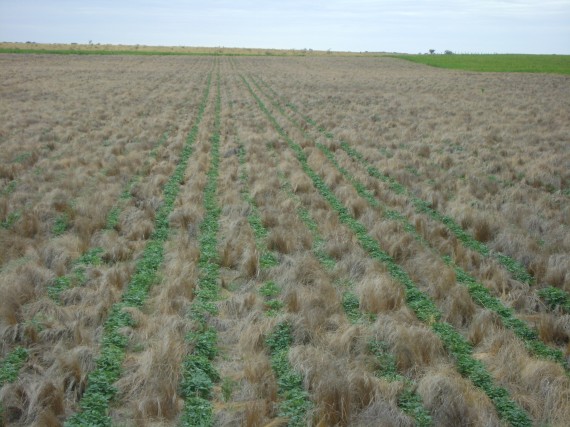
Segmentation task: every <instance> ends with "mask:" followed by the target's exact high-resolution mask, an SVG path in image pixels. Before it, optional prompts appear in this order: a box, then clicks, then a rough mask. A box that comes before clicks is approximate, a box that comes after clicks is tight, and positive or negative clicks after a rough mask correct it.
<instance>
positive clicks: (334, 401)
mask: <svg viewBox="0 0 570 427" xmlns="http://www.w3.org/2000/svg"><path fill="white" fill-rule="evenodd" d="M0 77H1V80H0V82H1V83H0V101H1V102H0V114H1V117H2V121H1V122H0V144H1V147H2V150H1V152H0V159H1V160H0V222H1V227H0V247H1V251H0V268H1V270H0V337H1V339H0V387H1V388H0V410H1V416H2V420H3V424H5V425H13V426H27V425H38V426H58V425H64V424H65V425H66V426H85V425H101V426H105V425H120V426H140V425H147V426H175V425H183V426H209V425H215V426H242V425H243V426H267V425H271V426H286V425H288V426H378V425H382V426H413V425H418V426H430V425H433V426H458V425H475V426H503V425H513V426H530V425H549V426H565V425H567V424H568V420H570V378H569V370H570V365H569V363H570V344H569V342H570V296H569V295H570V294H569V292H570V228H569V227H570V78H569V77H568V76H563V75H556V74H524V73H516V74H515V73H476V72H466V71H457V70H444V69H436V68H431V67H428V66H425V65H421V64H415V63H411V62H408V61H404V60H401V59H396V58H389V57H365V56H362V57H342V56H334V55H331V56H326V55H325V56H321V57H310V56H307V57H286V58H285V57H271V56H267V57H245V56H244V57H226V56H216V57H213V56H144V57H143V56H120V55H117V56H96V55H93V56H91V55H89V56H75V55H65V56H60V55H43V54H35V55H25V54H19V55H11V54H2V55H0Z"/></svg>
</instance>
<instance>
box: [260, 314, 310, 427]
mask: <svg viewBox="0 0 570 427" xmlns="http://www.w3.org/2000/svg"><path fill="white" fill-rule="evenodd" d="M265 343H266V345H267V347H268V348H269V351H270V353H271V367H272V368H273V371H274V372H275V375H276V376H277V385H278V386H279V394H280V395H281V396H282V397H283V402H281V403H280V405H279V414H278V415H279V416H280V417H285V418H287V419H288V422H287V425H288V426H289V427H304V426H306V425H308V422H307V419H306V416H307V412H308V411H309V410H310V409H311V407H312V403H311V400H310V399H309V394H308V393H307V391H306V390H305V388H304V387H303V377H302V376H301V375H299V374H298V373H296V372H295V371H294V370H293V368H292V367H291V364H290V363H289V358H288V354H289V348H290V347H291V344H292V343H293V337H292V335H291V325H290V324H289V323H288V322H286V321H284V322H281V323H278V324H277V326H276V327H275V328H274V329H273V332H272V333H271V334H270V335H269V336H268V337H267V339H266V340H265Z"/></svg>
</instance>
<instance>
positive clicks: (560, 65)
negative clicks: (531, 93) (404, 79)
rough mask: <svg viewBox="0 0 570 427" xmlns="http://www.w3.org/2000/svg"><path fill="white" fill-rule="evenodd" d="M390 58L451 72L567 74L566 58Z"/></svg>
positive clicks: (569, 71)
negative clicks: (446, 69)
mask: <svg viewBox="0 0 570 427" xmlns="http://www.w3.org/2000/svg"><path fill="white" fill-rule="evenodd" d="M390 56H391V57H393V58H398V59H404V60H406V61H411V62H415V63H418V64H424V65H430V66H432V67H438V68H448V69H453V70H465V71H480V72H501V73H505V72H506V73H556V74H570V55H525V54H448V55H445V54H444V55H441V54H438V55H390Z"/></svg>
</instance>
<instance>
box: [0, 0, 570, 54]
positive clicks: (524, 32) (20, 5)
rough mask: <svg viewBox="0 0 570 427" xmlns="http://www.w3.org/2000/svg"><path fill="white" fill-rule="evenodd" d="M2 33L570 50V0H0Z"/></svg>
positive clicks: (393, 48) (12, 38)
mask: <svg viewBox="0 0 570 427" xmlns="http://www.w3.org/2000/svg"><path fill="white" fill-rule="evenodd" d="M0 41H7V42H26V41H32V42H37V43H80V44H81V43H89V42H90V41H92V42H93V43H101V44H129V45H135V44H141V45H151V46H201V47H250V48H263V49H268V48H275V49H314V50H329V49H330V50H333V51H354V52H363V51H369V52H407V53H420V52H421V53H425V52H427V51H428V50H429V49H435V51H436V52H443V51H445V50H451V51H453V52H456V53H544V54H570V0H471V1H469V0H425V1H420V0H376V1H371V0H329V1H324V0H313V1H306V0H292V1H274V0H270V1H261V0H233V1H230V0H199V1H194V0H187V1H183V0H170V1H164V0H163V1H160V0H142V1H134V0H100V1H86V0H82V1H80V0H0Z"/></svg>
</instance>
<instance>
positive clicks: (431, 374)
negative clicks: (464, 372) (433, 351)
mask: <svg viewBox="0 0 570 427" xmlns="http://www.w3.org/2000/svg"><path fill="white" fill-rule="evenodd" d="M418 393H419V394H420V395H421V397H422V401H423V403H424V405H425V407H426V408H427V409H428V410H429V412H430V415H431V416H432V419H433V423H434V425H437V426H470V425H499V424H500V421H499V420H498V419H497V415H496V412H495V408H494V407H493V404H492V402H491V401H490V400H489V399H488V398H487V397H486V396H483V395H482V394H481V393H478V392H474V391H473V386H472V385H471V384H470V383H469V381H468V380H466V379H465V378H462V377H461V376H460V375H459V374H458V373H457V372H456V371H455V370H454V369H452V368H450V367H448V366H445V365H444V366H442V367H439V368H432V369H430V370H429V371H428V372H426V374H425V375H424V376H423V377H422V378H421V380H420V381H419V383H418Z"/></svg>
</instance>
